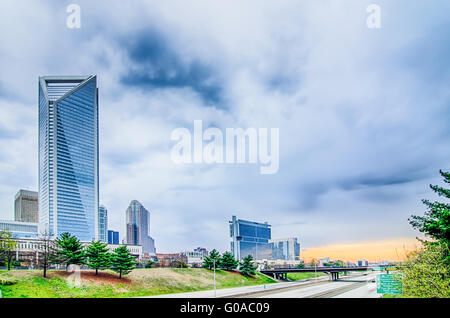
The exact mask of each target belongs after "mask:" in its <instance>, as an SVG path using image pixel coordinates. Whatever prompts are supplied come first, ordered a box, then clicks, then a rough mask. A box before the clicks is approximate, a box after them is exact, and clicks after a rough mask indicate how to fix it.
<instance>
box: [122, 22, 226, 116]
mask: <svg viewBox="0 0 450 318" xmlns="http://www.w3.org/2000/svg"><path fill="white" fill-rule="evenodd" d="M119 45H120V46H121V47H124V48H125V51H126V54H127V56H128V58H129V59H130V60H131V61H132V63H133V64H134V65H135V67H133V68H132V69H131V70H130V71H129V72H127V73H126V74H124V75H123V76H122V77H121V82H122V83H123V84H124V85H126V86H134V87H139V88H143V89H147V88H154V89H164V88H190V89H192V90H193V91H195V92H196V93H198V94H199V95H200V96H201V97H202V99H203V100H204V101H205V102H206V103H207V104H210V103H213V104H218V103H220V101H221V87H220V86H219V83H218V76H217V74H216V73H215V70H214V69H213V67H211V66H210V65H208V64H206V63H204V62H202V61H201V60H199V59H196V60H191V61H186V60H185V59H183V58H182V56H181V54H180V52H179V51H177V50H176V49H175V48H173V47H172V45H171V44H170V43H169V42H168V41H167V39H166V38H164V36H163V35H162V34H160V33H158V32H155V31H145V32H138V33H136V34H133V35H130V36H128V37H126V38H124V39H121V40H120V41H119ZM216 106H218V107H219V108H220V106H219V105H216Z"/></svg>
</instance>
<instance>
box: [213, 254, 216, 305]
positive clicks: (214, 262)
mask: <svg viewBox="0 0 450 318" xmlns="http://www.w3.org/2000/svg"><path fill="white" fill-rule="evenodd" d="M213 264H214V298H216V260H215V259H214V260H213Z"/></svg>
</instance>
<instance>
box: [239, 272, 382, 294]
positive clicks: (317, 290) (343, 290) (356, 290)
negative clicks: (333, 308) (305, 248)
mask: <svg viewBox="0 0 450 318" xmlns="http://www.w3.org/2000/svg"><path fill="white" fill-rule="evenodd" d="M376 274H377V273H369V274H367V275H357V276H351V277H343V278H342V279H340V280H339V281H321V282H317V283H311V284H306V285H302V286H294V287H292V288H285V289H280V290H272V291H266V292H258V293H254V294H247V295H244V296H243V297H256V298H378V297H380V295H379V294H377V290H376V284H375V282H374V281H373V280H375V277H376ZM237 297H239V296H237Z"/></svg>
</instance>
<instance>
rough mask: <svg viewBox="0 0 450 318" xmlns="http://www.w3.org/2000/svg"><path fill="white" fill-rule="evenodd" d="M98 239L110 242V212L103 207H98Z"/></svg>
mask: <svg viewBox="0 0 450 318" xmlns="http://www.w3.org/2000/svg"><path fill="white" fill-rule="evenodd" d="M98 239H99V240H100V241H102V242H108V210H107V209H106V208H105V207H104V206H103V205H100V206H99V207H98Z"/></svg>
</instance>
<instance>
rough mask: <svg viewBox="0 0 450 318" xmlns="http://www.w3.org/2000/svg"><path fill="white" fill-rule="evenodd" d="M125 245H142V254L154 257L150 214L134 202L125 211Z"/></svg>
mask: <svg viewBox="0 0 450 318" xmlns="http://www.w3.org/2000/svg"><path fill="white" fill-rule="evenodd" d="M126 217H127V244H132V245H142V252H143V253H144V254H148V255H155V253H156V251H155V241H154V240H153V238H151V236H150V213H149V212H148V211H147V209H145V208H144V206H143V205H142V204H141V203H139V202H138V201H136V200H133V201H131V203H130V205H129V206H128V209H127V211H126Z"/></svg>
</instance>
